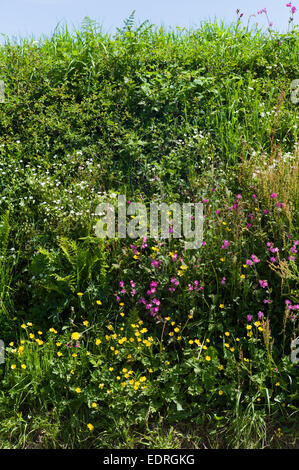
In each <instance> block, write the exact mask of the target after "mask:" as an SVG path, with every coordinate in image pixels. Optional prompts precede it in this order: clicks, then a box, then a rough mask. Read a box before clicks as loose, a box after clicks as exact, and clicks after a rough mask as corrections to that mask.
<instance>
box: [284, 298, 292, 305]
mask: <svg viewBox="0 0 299 470" xmlns="http://www.w3.org/2000/svg"><path fill="white" fill-rule="evenodd" d="M284 303H285V304H286V305H287V306H289V305H292V302H291V301H290V300H288V299H286V300H285V301H284Z"/></svg>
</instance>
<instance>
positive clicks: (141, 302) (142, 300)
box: [138, 297, 146, 304]
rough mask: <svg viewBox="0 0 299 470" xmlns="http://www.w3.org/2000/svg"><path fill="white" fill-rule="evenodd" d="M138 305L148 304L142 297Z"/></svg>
mask: <svg viewBox="0 0 299 470" xmlns="http://www.w3.org/2000/svg"><path fill="white" fill-rule="evenodd" d="M138 303H139V304H145V303H146V300H145V298H144V297H141V299H139V300H138Z"/></svg>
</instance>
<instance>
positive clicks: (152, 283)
mask: <svg viewBox="0 0 299 470" xmlns="http://www.w3.org/2000/svg"><path fill="white" fill-rule="evenodd" d="M158 284H159V282H157V281H151V283H150V287H157V285H158Z"/></svg>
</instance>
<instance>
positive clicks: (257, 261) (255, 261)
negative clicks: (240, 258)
mask: <svg viewBox="0 0 299 470" xmlns="http://www.w3.org/2000/svg"><path fill="white" fill-rule="evenodd" d="M250 258H251V259H252V261H253V262H254V263H259V262H260V261H261V260H260V259H259V258H258V257H257V256H255V255H254V254H253V255H251V256H250Z"/></svg>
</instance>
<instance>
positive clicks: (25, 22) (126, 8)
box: [0, 0, 299, 42]
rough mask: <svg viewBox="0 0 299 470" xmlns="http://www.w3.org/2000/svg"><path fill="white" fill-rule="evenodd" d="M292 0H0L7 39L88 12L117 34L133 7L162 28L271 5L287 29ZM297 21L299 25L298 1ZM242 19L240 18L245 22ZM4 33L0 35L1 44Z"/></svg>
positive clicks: (262, 20)
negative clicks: (238, 10) (288, 5)
mask: <svg viewBox="0 0 299 470" xmlns="http://www.w3.org/2000/svg"><path fill="white" fill-rule="evenodd" d="M286 3H288V0H213V1H211V0H0V7H1V10H0V33H2V34H6V35H8V36H9V37H13V36H15V37H29V36H30V37H31V36H32V35H33V36H34V37H35V38H36V39H38V37H40V36H41V35H42V34H47V35H49V34H51V32H53V29H54V28H55V26H56V25H57V23H58V22H64V23H67V24H68V26H69V27H70V29H71V28H72V26H73V25H75V26H76V27H79V26H80V23H81V21H82V20H83V18H84V17H85V16H88V17H90V18H91V19H93V20H95V21H97V22H98V23H99V24H101V25H102V28H103V31H104V32H106V33H110V34H113V33H114V31H115V29H116V27H121V26H122V25H123V20H124V19H125V18H127V17H128V16H129V15H130V13H131V12H132V11H133V10H136V15H135V17H136V20H137V23H139V22H142V21H145V20H146V19H148V20H150V22H151V23H154V24H157V25H161V24H163V25H164V26H171V27H175V26H181V27H196V26H198V25H199V24H200V22H201V21H203V20H208V19H214V18H215V17H217V18H218V19H222V20H224V21H225V22H232V21H234V20H235V19H236V9H237V8H239V9H240V10H241V12H243V13H244V17H243V19H244V23H245V24H246V23H247V20H248V17H249V15H251V14H256V13H257V11H258V10H260V9H263V8H267V12H268V15H269V19H270V21H271V22H273V29H276V30H278V31H280V32H283V31H286V30H287V26H288V18H289V10H290V9H289V8H287V7H286ZM292 5H294V6H298V11H297V12H296V13H295V15H294V23H295V24H298V17H299V0H298V5H297V4H296V1H294V2H292ZM243 19H242V20H243ZM250 21H253V22H256V21H258V22H259V25H260V26H265V27H266V26H267V20H266V17H265V15H264V14H262V15H257V16H256V18H251V20H250ZM1 38H2V40H3V36H2V37H0V41H1V42H2V40H1Z"/></svg>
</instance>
